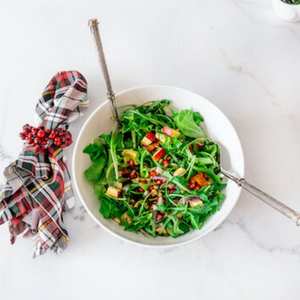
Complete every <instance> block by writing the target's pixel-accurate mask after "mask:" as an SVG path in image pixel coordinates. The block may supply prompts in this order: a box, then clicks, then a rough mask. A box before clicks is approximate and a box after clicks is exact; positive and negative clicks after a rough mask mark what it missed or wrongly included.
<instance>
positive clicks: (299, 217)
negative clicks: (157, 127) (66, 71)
mask: <svg viewBox="0 0 300 300" xmlns="http://www.w3.org/2000/svg"><path fill="white" fill-rule="evenodd" d="M88 25H89V26H90V29H91V32H92V35H93V38H94V41H95V45H96V50H97V54H98V59H99V63H100V67H101V70H102V74H103V78H104V83H105V86H106V91H107V99H108V100H109V102H110V105H111V110H112V113H113V117H114V120H115V124H116V126H118V127H119V128H120V127H121V122H120V119H119V116H118V111H117V106H116V101H115V94H114V92H113V90H112V86H111V82H110V77H109V73H108V69H107V65H106V61H105V56H104V52H103V47H102V42H101V38H100V33H99V27H98V25H99V22H98V20H97V19H91V20H89V22H88ZM218 147H219V149H220V155H221V147H220V145H218ZM221 173H222V174H223V175H224V176H226V177H227V178H229V179H230V180H233V181H234V182H235V183H236V184H237V185H238V186H240V187H242V188H243V189H245V190H246V191H248V192H249V193H251V194H252V195H254V196H256V197H257V198H259V199H260V200H262V201H264V202H265V203H267V204H268V205H270V206H271V207H273V208H274V209H276V210H277V211H279V212H281V213H282V214H284V215H285V216H286V217H288V218H289V219H291V220H292V221H293V222H294V223H295V224H296V225H297V226H300V214H299V213H298V212H296V211H295V210H293V209H291V208H290V207H288V206H286V205H285V204H283V203H282V202H280V201H278V200H276V199H275V198H273V197H271V196H270V195H268V194H266V193H264V192H263V191H261V190H259V189H258V188H256V187H255V186H253V185H251V184H250V183H248V182H247V181H246V180H245V179H244V178H238V177H236V176H234V175H232V174H231V173H229V172H227V171H225V170H224V169H223V168H222V169H221Z"/></svg>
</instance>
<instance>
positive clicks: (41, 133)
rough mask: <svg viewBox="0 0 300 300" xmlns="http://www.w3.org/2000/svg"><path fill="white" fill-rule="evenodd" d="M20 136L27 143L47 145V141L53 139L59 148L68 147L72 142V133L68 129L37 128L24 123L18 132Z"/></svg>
mask: <svg viewBox="0 0 300 300" xmlns="http://www.w3.org/2000/svg"><path fill="white" fill-rule="evenodd" d="M20 138H21V139H22V140H25V141H26V142H27V143H28V144H30V145H31V144H33V145H41V146H47V144H48V141H50V140H53V143H54V145H55V146H59V147H61V148H65V147H68V146H70V145H71V144H72V142H73V141H72V134H71V132H70V131H68V130H63V129H61V128H57V129H53V130H50V129H44V128H43V127H41V126H39V127H37V128H35V127H33V126H30V125H29V124H25V125H24V126H23V131H22V132H20Z"/></svg>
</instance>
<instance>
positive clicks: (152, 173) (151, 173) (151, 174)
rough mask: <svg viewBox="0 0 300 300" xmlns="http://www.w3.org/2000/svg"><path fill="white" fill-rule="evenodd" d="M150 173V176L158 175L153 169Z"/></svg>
mask: <svg viewBox="0 0 300 300" xmlns="http://www.w3.org/2000/svg"><path fill="white" fill-rule="evenodd" d="M149 174H150V176H157V173H156V172H155V171H151V172H150V173H149Z"/></svg>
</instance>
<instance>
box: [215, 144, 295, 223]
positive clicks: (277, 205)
mask: <svg viewBox="0 0 300 300" xmlns="http://www.w3.org/2000/svg"><path fill="white" fill-rule="evenodd" d="M217 145H218V147H219V149H220V161H222V160H221V158H222V150H221V146H220V145H219V144H217ZM221 173H222V174H223V175H224V176H226V177H227V178H229V179H230V180H233V181H234V182H235V183H236V184H237V185H238V186H240V187H242V188H243V189H245V190H246V191H248V192H249V193H251V194H252V195H254V196H255V197H257V198H258V199H260V200H262V201H264V202H265V203H267V204H268V205H270V206H271V207H273V208H274V209H276V210H277V211H279V212H280V213H282V214H283V215H285V216H286V217H288V218H289V219H291V220H292V221H293V222H294V223H295V224H296V225H297V226H300V214H299V213H298V212H296V211H295V210H293V209H291V208H290V207H288V206H286V205H285V204H283V203H282V202H280V201H278V200H276V199H275V198H273V197H271V196H270V195H268V194H266V193H264V192H263V191H261V190H260V189H258V188H256V187H255V186H253V185H251V184H250V183H248V182H247V181H246V180H245V179H244V178H239V177H236V176H234V175H232V174H231V173H229V172H227V171H226V170H224V169H223V168H221Z"/></svg>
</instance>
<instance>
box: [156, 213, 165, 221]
mask: <svg viewBox="0 0 300 300" xmlns="http://www.w3.org/2000/svg"><path fill="white" fill-rule="evenodd" d="M163 217H164V216H163V215H161V214H160V213H159V214H158V215H157V221H159V220H161V219H162V218H163Z"/></svg>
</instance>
